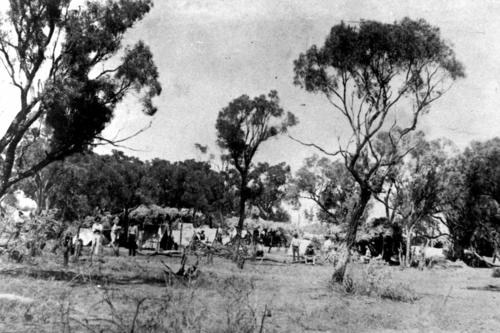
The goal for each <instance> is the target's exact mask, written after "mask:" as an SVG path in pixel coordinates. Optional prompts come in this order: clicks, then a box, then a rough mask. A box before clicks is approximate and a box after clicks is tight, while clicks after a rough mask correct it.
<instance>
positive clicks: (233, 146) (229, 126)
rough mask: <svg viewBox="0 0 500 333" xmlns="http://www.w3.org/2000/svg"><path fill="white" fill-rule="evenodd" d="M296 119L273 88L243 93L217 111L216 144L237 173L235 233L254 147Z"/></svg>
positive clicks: (242, 213) (240, 225) (246, 193)
mask: <svg viewBox="0 0 500 333" xmlns="http://www.w3.org/2000/svg"><path fill="white" fill-rule="evenodd" d="M296 123H297V120H296V119H295V116H294V115H293V114H292V113H290V112H288V113H287V114H285V111H284V110H283V108H282V107H281V106H280V105H279V98H278V93H277V92H276V91H271V92H269V94H268V95H267V96H265V95H260V96H258V97H255V98H253V99H251V98H250V97H248V96H246V95H242V96H240V97H238V98H236V99H234V100H233V101H231V102H230V103H229V105H228V106H226V107H224V108H223V109H222V110H221V111H220V112H219V115H218V117H217V122H216V125H215V128H216V130H217V144H218V145H219V146H220V147H221V148H222V149H224V150H225V151H226V154H225V155H227V158H228V159H229V161H230V163H231V165H232V166H233V167H234V168H235V169H236V170H237V171H238V173H239V177H240V184H239V192H240V200H239V216H240V219H239V222H238V235H241V230H242V228H243V222H244V219H245V203H246V202H247V200H248V198H249V197H250V190H249V188H248V182H249V180H250V179H249V174H250V171H251V168H252V160H253V158H254V156H255V154H256V153H257V150H258V149H259V147H260V145H261V144H262V143H263V142H265V141H266V140H268V139H270V138H272V137H275V136H277V135H278V134H280V133H283V132H286V131H287V129H288V127H290V126H294V125H295V124H296ZM254 178H255V177H254Z"/></svg>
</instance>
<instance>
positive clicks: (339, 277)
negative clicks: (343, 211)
mask: <svg viewBox="0 0 500 333" xmlns="http://www.w3.org/2000/svg"><path fill="white" fill-rule="evenodd" d="M370 198H371V191H370V190H368V189H363V190H361V195H360V197H359V199H358V202H357V203H356V205H355V206H354V208H353V210H352V214H350V216H349V220H348V221H349V224H348V229H347V237H346V241H345V246H343V247H342V248H341V250H340V255H339V260H338V261H337V264H336V265H335V269H334V272H333V280H334V281H335V282H343V281H344V277H345V272H346V268H347V264H348V263H349V260H350V259H351V250H352V248H354V245H355V244H356V234H357V232H358V227H359V224H360V222H361V217H362V216H363V213H364V212H365V208H366V205H367V204H368V201H370Z"/></svg>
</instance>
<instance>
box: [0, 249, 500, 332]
mask: <svg viewBox="0 0 500 333" xmlns="http://www.w3.org/2000/svg"><path fill="white" fill-rule="evenodd" d="M195 260H196V259H195V258H189V261H188V264H190V263H193V262H194V261H195ZM161 261H163V262H164V263H166V264H167V265H169V266H170V267H172V269H173V270H176V269H177V268H178V267H179V262H180V259H179V258H168V257H146V256H139V257H135V258H128V257H124V256H122V257H119V258H115V257H104V262H103V263H100V264H94V265H90V264H89V263H88V262H87V261H83V262H81V263H80V264H78V265H75V264H71V265H70V267H69V268H68V269H62V268H61V259H60V258H56V257H54V256H53V255H48V254H47V255H45V256H43V257H42V258H38V259H36V260H35V261H34V262H32V263H31V264H14V263H11V262H8V261H7V260H6V259H5V257H2V258H1V262H0V332H259V331H260V329H261V327H262V328H263V329H262V332H500V311H499V310H498V309H499V308H500V293H498V292H496V291H492V290H483V288H484V287H487V286H490V289H491V286H500V279H495V278H493V277H491V270H489V269H472V268H467V267H466V268H448V269H439V268H436V269H427V270H423V271H419V270H416V269H405V270H401V269H400V268H398V267H388V266H382V265H361V264H359V265H358V264H355V265H352V266H351V267H350V271H349V276H350V277H351V278H352V283H348V284H347V285H344V286H331V285H330V283H329V280H330V276H331V273H332V268H331V267H330V266H318V265H317V266H310V265H307V266H306V265H304V264H278V263H269V262H265V261H264V262H259V261H256V262H247V264H246V265H245V268H244V269H243V270H240V269H238V268H236V266H235V264H233V263H232V262H229V261H227V260H225V259H221V258H215V260H214V262H213V263H212V264H207V263H205V261H204V259H203V258H200V270H201V274H200V276H199V277H198V278H197V279H196V280H194V281H192V282H190V283H187V284H182V283H178V282H176V281H173V283H171V284H168V283H165V278H164V273H163V268H164V266H163V264H162V262H161Z"/></svg>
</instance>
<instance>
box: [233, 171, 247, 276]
mask: <svg viewBox="0 0 500 333" xmlns="http://www.w3.org/2000/svg"><path fill="white" fill-rule="evenodd" d="M246 187H247V175H246V173H243V174H242V175H241V189H240V207H239V215H240V217H239V220H238V226H237V228H236V240H235V242H234V254H233V256H234V260H235V261H236V263H237V264H238V266H239V267H240V268H243V264H240V258H239V249H240V244H241V233H242V231H243V225H244V222H245V203H246V201H247V189H246Z"/></svg>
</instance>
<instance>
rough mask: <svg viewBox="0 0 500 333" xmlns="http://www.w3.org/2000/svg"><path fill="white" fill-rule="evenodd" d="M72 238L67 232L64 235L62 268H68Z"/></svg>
mask: <svg viewBox="0 0 500 333" xmlns="http://www.w3.org/2000/svg"><path fill="white" fill-rule="evenodd" d="M72 238H73V237H72V236H71V233H70V232H67V233H66V235H65V236H64V237H63V240H62V244H61V245H62V246H61V248H62V252H63V259H64V267H67V266H68V261H69V255H70V253H71V250H72V243H71V242H72Z"/></svg>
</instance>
